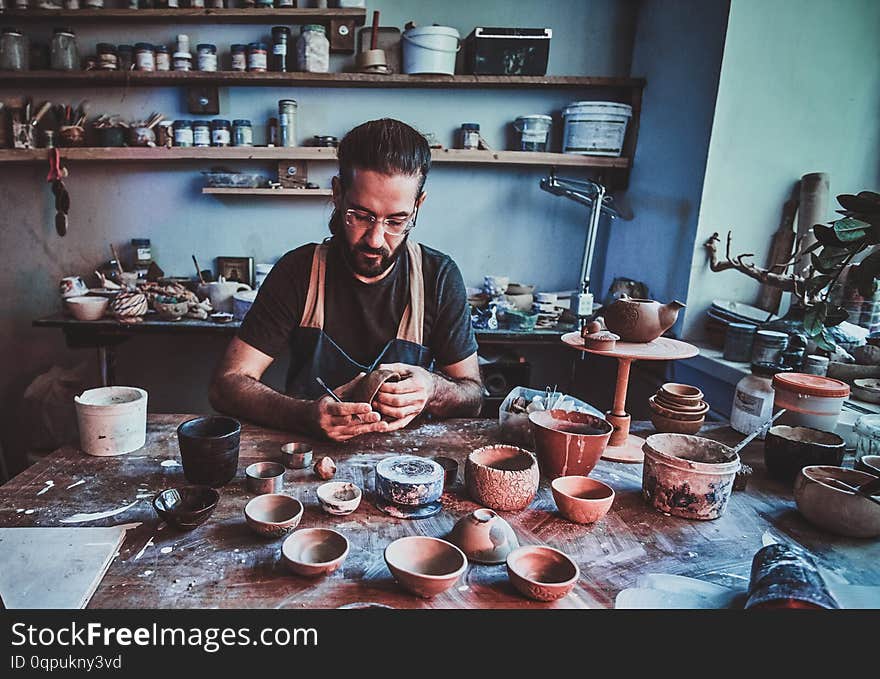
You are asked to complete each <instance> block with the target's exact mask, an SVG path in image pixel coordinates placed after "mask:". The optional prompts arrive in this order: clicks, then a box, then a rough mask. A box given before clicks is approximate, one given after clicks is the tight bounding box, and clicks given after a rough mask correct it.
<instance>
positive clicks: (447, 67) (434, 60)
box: [402, 26, 461, 75]
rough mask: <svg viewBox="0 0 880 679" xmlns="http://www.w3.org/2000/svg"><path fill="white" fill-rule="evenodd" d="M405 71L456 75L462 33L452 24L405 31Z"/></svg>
mask: <svg viewBox="0 0 880 679" xmlns="http://www.w3.org/2000/svg"><path fill="white" fill-rule="evenodd" d="M402 37H403V72H404V73H409V74H416V73H437V74H441V75H455V55H456V54H457V53H458V51H459V50H460V49H461V36H460V35H459V33H458V31H457V30H456V29H454V28H452V27H450V26H422V27H421V28H410V29H408V30H406V31H404V32H403V36H402Z"/></svg>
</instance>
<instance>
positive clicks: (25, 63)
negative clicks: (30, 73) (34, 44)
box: [0, 28, 31, 71]
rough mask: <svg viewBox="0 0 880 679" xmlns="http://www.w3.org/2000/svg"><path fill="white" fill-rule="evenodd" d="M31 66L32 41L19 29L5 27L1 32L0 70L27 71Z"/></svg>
mask: <svg viewBox="0 0 880 679" xmlns="http://www.w3.org/2000/svg"><path fill="white" fill-rule="evenodd" d="M30 67H31V47H30V41H29V40H28V38H27V37H26V36H25V35H24V34H23V33H22V32H21V31H20V30H19V29H17V28H4V29H3V31H2V33H0V71H27V70H29V69H30Z"/></svg>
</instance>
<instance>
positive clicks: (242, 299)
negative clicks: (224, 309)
mask: <svg viewBox="0 0 880 679" xmlns="http://www.w3.org/2000/svg"><path fill="white" fill-rule="evenodd" d="M256 298H257V291H256V290H242V291H241V292H236V293H235V294H234V295H232V315H233V316H234V317H235V320H237V321H242V320H244V317H245V314H247V312H248V311H250V310H251V305H252V304H253V303H254V300H255V299H256Z"/></svg>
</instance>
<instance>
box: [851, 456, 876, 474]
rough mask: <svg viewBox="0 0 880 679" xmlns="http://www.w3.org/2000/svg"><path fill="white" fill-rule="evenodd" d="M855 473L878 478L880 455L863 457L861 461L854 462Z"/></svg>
mask: <svg viewBox="0 0 880 679" xmlns="http://www.w3.org/2000/svg"><path fill="white" fill-rule="evenodd" d="M856 471H860V472H867V473H868V474H873V475H874V476H880V455H863V456H862V459H861V460H859V461H858V462H856Z"/></svg>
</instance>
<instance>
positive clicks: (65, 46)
mask: <svg viewBox="0 0 880 679" xmlns="http://www.w3.org/2000/svg"><path fill="white" fill-rule="evenodd" d="M49 67H50V68H51V69H52V70H53V71H77V70H79V49H78V48H77V45H76V34H75V33H74V32H73V30H72V29H70V28H56V29H55V32H54V33H53V35H52V40H51V41H50V42H49Z"/></svg>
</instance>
